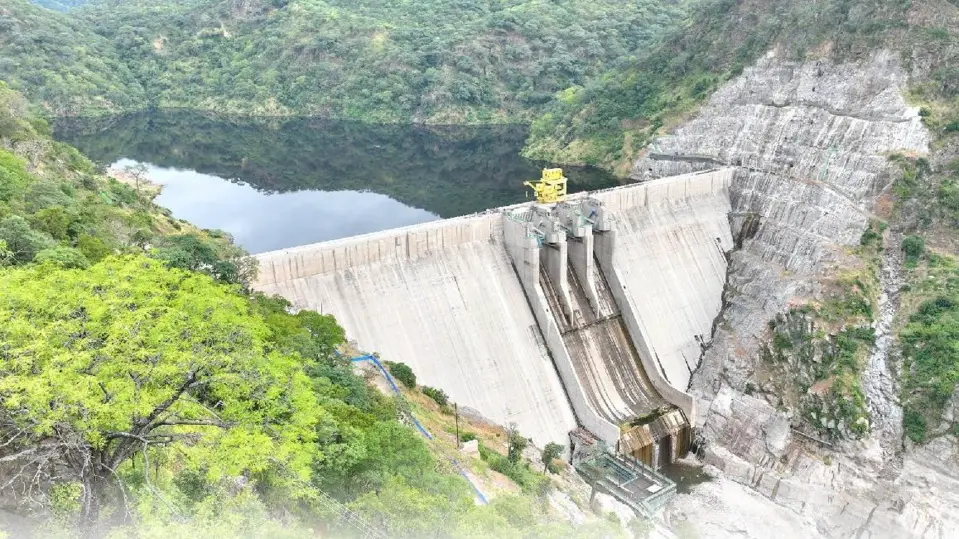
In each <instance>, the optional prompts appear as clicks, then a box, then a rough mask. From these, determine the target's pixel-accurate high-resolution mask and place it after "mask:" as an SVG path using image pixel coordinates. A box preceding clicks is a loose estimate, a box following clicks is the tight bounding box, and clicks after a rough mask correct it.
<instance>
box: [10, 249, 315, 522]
mask: <svg viewBox="0 0 959 539" xmlns="http://www.w3.org/2000/svg"><path fill="white" fill-rule="evenodd" d="M161 290H162V291H163V292H162V293H157V292H158V291H161ZM0 317H2V318H3V319H4V320H6V322H5V324H4V326H3V328H2V329H0V340H2V341H3V342H4V347H5V353H4V356H3V361H2V363H0V370H2V371H3V376H2V381H0V401H2V403H3V428H4V429H5V431H6V434H13V433H17V436H18V438H19V439H20V442H19V443H20V445H21V447H23V448H24V451H26V452H27V453H31V454H35V453H33V452H31V450H29V449H26V448H29V447H31V446H39V447H44V446H45V445H51V449H50V450H49V451H50V453H49V454H45V453H43V452H40V453H39V456H36V457H34V458H36V459H37V460H35V461H33V463H34V464H35V465H37V466H40V467H41V468H44V469H45V468H46V467H49V469H45V473H48V474H53V473H55V468H56V467H58V466H65V467H67V468H68V469H70V471H71V472H72V476H73V477H74V478H76V479H77V480H81V481H82V482H83V483H84V497H83V504H84V515H85V516H86V517H87V518H95V517H96V504H97V503H98V502H97V501H96V499H97V498H99V497H102V496H104V495H105V494H106V492H105V489H106V486H107V484H108V483H109V482H110V481H111V480H112V478H113V474H115V473H116V472H117V470H118V468H119V467H120V466H121V465H122V464H124V463H125V462H127V460H128V459H130V458H132V457H133V456H134V455H135V454H137V453H140V452H141V451H142V452H147V451H152V450H154V449H156V450H157V451H175V452H177V453H179V454H181V455H185V458H186V460H187V461H188V462H190V463H192V465H194V466H203V469H204V471H205V474H206V475H207V477H208V479H211V480H217V479H220V478H224V477H226V476H228V475H237V474H240V473H244V472H246V473H252V474H259V473H263V472H266V471H267V470H270V469H274V468H276V467H278V466H279V467H285V466H289V467H290V473H292V474H294V475H300V476H303V475H306V471H307V470H308V466H309V463H310V462H311V460H312V459H313V451H314V450H313V447H312V445H311V444H310V441H311V440H312V439H313V438H314V436H315V433H314V430H313V425H314V423H315V421H316V420H317V417H318V415H319V409H318V405H317V401H316V399H315V397H314V395H313V394H312V392H311V391H310V385H309V379H308V378H307V376H306V374H305V373H304V372H303V369H302V365H301V362H300V360H299V358H298V356H295V355H289V354H284V353H282V352H278V351H272V350H270V349H269V347H268V346H267V336H268V335H269V331H268V327H267V326H266V325H265V324H264V322H263V320H262V319H261V318H259V317H257V316H255V315H253V314H252V312H251V310H250V308H249V305H248V304H247V302H246V301H245V300H244V299H243V298H242V297H239V296H237V295H235V294H233V293H232V292H231V291H230V290H229V289H226V288H221V287H217V286H216V285H214V283H213V281H211V280H210V279H209V278H207V277H205V276H202V275H197V274H189V273H185V272H183V271H179V270H165V269H163V268H162V267H161V265H160V263H159V262H157V261H152V260H150V259H147V258H144V257H133V258H124V259H110V260H108V261H105V262H103V263H101V264H98V265H96V266H93V267H92V268H90V269H89V270H86V271H77V270H66V269H51V268H50V267H49V266H41V267H39V268H28V269H22V270H16V271H12V272H8V273H7V274H5V275H4V286H3V287H2V291H0ZM37 373H43V376H40V377H38V376H37ZM63 442H68V444H69V445H67V444H63ZM57 444H61V445H67V447H66V448H65V449H54V448H53V447H58V445H57ZM253 447H256V450H252V451H251V449H252V448H253ZM144 458H146V456H144Z"/></svg>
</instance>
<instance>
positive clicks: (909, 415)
mask: <svg viewBox="0 0 959 539" xmlns="http://www.w3.org/2000/svg"><path fill="white" fill-rule="evenodd" d="M902 424H903V426H904V427H905V428H906V436H908V437H909V439H910V440H912V441H913V442H916V443H921V442H922V441H923V440H925V439H926V420H925V418H923V417H922V414H920V413H919V412H917V411H915V410H909V409H906V410H904V411H903V418H902Z"/></svg>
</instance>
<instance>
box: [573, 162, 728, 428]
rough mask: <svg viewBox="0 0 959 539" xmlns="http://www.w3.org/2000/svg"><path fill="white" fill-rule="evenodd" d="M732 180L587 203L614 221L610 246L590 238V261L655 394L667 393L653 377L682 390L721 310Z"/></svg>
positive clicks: (711, 178) (719, 173) (670, 185)
mask: <svg viewBox="0 0 959 539" xmlns="http://www.w3.org/2000/svg"><path fill="white" fill-rule="evenodd" d="M732 179H733V169H720V170H716V171H710V172H706V173H700V174H686V175H682V176H675V177H671V178H663V179H661V180H655V181H651V182H646V183H641V184H639V185H637V186H636V187H635V188H632V189H610V190H606V191H601V192H598V193H594V194H592V195H591V197H593V198H596V199H598V200H599V201H601V202H602V203H603V206H604V207H605V209H607V210H608V211H609V212H610V213H611V215H612V217H611V218H612V219H613V220H614V223H613V227H612V228H613V229H614V232H613V233H614V234H615V242H613V241H612V239H609V238H608V237H607V238H604V236H602V235H600V236H597V238H596V239H595V241H596V243H597V244H598V243H604V245H603V246H599V245H597V247H596V252H597V255H598V256H597V258H598V259H599V260H600V264H601V265H602V266H603V271H604V274H605V275H606V278H607V279H608V281H609V284H610V288H611V290H612V292H613V294H614V296H616V299H617V303H619V305H620V307H621V309H622V310H623V320H624V322H625V323H626V325H627V328H628V329H629V333H630V335H631V336H632V337H633V339H634V343H635V345H636V348H637V349H638V350H639V352H640V357H642V358H643V359H644V361H646V360H652V361H653V363H654V365H655V366H656V368H655V369H650V368H649V367H647V373H648V374H649V375H650V378H651V379H652V381H653V383H654V384H656V385H657V389H659V390H660V392H665V391H669V389H668V388H666V387H663V383H662V382H663V381H662V380H656V378H657V377H656V376H654V374H653V373H654V372H659V373H660V374H661V375H662V377H663V378H664V379H665V381H667V382H668V385H670V386H672V387H673V388H675V389H678V390H680V391H684V392H685V390H686V389H687V388H688V387H689V380H690V378H691V377H692V373H693V371H694V370H696V368H697V366H698V362H699V358H700V356H701V354H702V348H703V346H704V345H705V344H706V343H707V342H708V341H709V339H710V336H711V334H712V324H713V321H714V320H715V319H716V317H717V316H718V315H719V312H720V310H721V309H722V297H723V288H724V286H725V284H726V268H727V265H728V262H727V259H726V253H727V252H729V251H730V250H732V248H733V237H732V232H731V228H730V224H729V213H730V211H731V208H730V202H729V187H730V185H731V183H732ZM614 243H615V245H613V244H614ZM664 394H665V393H664ZM687 416H688V417H689V419H690V421H693V420H694V419H693V416H692V415H690V414H689V413H688V412H687Z"/></svg>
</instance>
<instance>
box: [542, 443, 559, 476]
mask: <svg viewBox="0 0 959 539" xmlns="http://www.w3.org/2000/svg"><path fill="white" fill-rule="evenodd" d="M562 453H563V446H561V445H559V444H557V443H554V442H549V443H548V444H546V447H545V448H543V473H546V472H551V473H556V469H555V467H554V466H553V461H554V460H556V459H558V458H559V456H560V455H561V454H562Z"/></svg>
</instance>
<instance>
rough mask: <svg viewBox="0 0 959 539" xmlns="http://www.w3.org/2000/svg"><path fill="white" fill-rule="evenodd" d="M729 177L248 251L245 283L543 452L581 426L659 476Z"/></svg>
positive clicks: (697, 349)
mask: <svg viewBox="0 0 959 539" xmlns="http://www.w3.org/2000/svg"><path fill="white" fill-rule="evenodd" d="M732 176H733V171H732V169H718V170H712V171H706V172H700V173H695V174H687V175H682V176H676V177H671V178H663V179H659V180H653V181H649V182H644V183H638V184H631V185H626V186H621V187H615V188H612V189H607V190H604V191H597V192H592V193H579V194H576V195H570V196H569V197H568V198H567V199H566V201H564V202H561V203H558V204H552V205H540V204H535V203H527V204H519V205H515V206H509V207H505V208H498V209H495V210H490V211H487V212H484V213H482V214H476V215H470V216H465V217H458V218H453V219H446V220H442V221H434V222H430V223H425V224H420V225H414V226H410V227H405V228H399V229H393V230H386V231H382V232H377V233H373V234H367V235H363V236H356V237H351V238H346V239H341V240H335V241H329V242H323V243H317V244H312V245H304V246H300V247H295V248H291V249H284V250H279V251H273V252H269V253H263V254H261V255H258V256H257V258H258V260H259V263H260V274H259V277H258V280H257V281H256V283H255V284H254V288H256V289H257V290H260V291H262V292H265V293H270V294H279V295H281V296H283V297H285V298H287V299H288V300H290V301H291V302H292V303H293V304H294V305H295V306H296V307H298V308H307V309H313V310H316V311H318V312H322V313H325V314H332V315H334V316H336V318H337V320H338V321H339V323H340V324H341V325H342V326H343V327H344V328H345V329H346V332H347V335H349V336H350V338H351V339H355V340H356V341H357V343H358V345H359V346H360V347H361V348H362V349H364V350H371V351H376V352H378V353H379V354H381V355H382V357H383V358H384V359H388V360H390V361H396V362H404V363H406V364H408V365H410V366H411V367H412V368H413V370H414V371H415V372H416V374H417V377H418V379H419V380H420V381H421V382H422V383H423V384H425V385H430V386H435V387H440V388H442V389H443V390H444V391H446V392H447V393H448V394H449V395H450V397H451V399H453V400H454V401H456V402H458V403H460V404H461V405H466V406H469V407H471V408H474V409H476V410H478V411H479V412H481V413H482V414H483V415H485V416H486V417H488V418H489V419H491V420H493V421H495V422H497V423H500V424H508V423H516V424H517V425H518V427H519V429H520V431H521V432H523V433H524V434H525V435H526V436H529V437H530V438H532V439H533V441H534V443H536V444H537V445H538V446H540V447H542V446H543V445H545V444H546V443H548V442H557V443H561V444H564V445H568V444H569V443H570V440H573V442H574V444H575V442H576V440H577V439H578V438H577V437H575V436H574V437H572V438H571V437H570V433H571V432H573V431H577V430H579V431H581V430H582V429H585V430H587V431H589V433H591V435H592V436H594V437H595V438H597V439H599V440H602V441H603V442H605V444H606V445H608V446H609V447H610V448H615V451H616V452H618V453H624V454H628V455H631V456H633V457H635V458H637V459H639V460H640V461H642V462H644V463H646V464H647V465H649V466H651V467H653V468H657V467H659V466H661V465H663V464H666V463H668V462H671V461H672V460H673V459H674V458H676V456H679V455H682V454H684V453H685V451H686V449H687V448H688V445H689V441H690V426H695V424H696V420H697V414H696V406H695V402H694V400H693V398H692V397H691V396H690V395H688V394H687V393H686V389H687V387H688V385H689V380H690V378H691V376H692V373H693V371H694V370H695V369H696V368H697V365H698V362H699V358H700V355H701V353H702V348H703V346H705V343H706V342H708V340H709V338H710V335H711V332H712V324H713V321H714V320H715V318H716V317H717V316H718V315H719V312H720V309H721V308H722V293H723V287H724V285H725V282H726V267H727V261H726V253H727V252H728V251H730V250H731V249H732V248H733V237H732V231H731V227H730V220H729V214H730V198H729V187H730V182H731V180H732ZM574 449H575V448H574Z"/></svg>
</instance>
